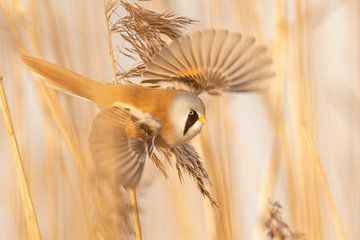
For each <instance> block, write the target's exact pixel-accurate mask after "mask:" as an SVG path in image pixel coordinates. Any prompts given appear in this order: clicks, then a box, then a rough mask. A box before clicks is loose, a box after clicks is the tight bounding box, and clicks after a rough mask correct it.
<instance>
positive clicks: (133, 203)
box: [129, 189, 142, 240]
mask: <svg viewBox="0 0 360 240" xmlns="http://www.w3.org/2000/svg"><path fill="white" fill-rule="evenodd" d="M129 194H130V201H131V206H132V210H133V218H134V226H135V236H136V240H141V239H142V236H141V226H140V218H139V210H138V205H137V199H136V192H135V189H130V190H129Z"/></svg>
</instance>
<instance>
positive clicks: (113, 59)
mask: <svg viewBox="0 0 360 240" xmlns="http://www.w3.org/2000/svg"><path fill="white" fill-rule="evenodd" d="M106 2H107V1H106V0H104V14H105V20H106V32H107V40H108V48H109V55H110V57H111V64H112V68H113V72H114V83H118V81H117V77H116V74H117V67H116V60H115V56H114V50H113V45H112V37H111V31H110V14H109V11H108V4H107V3H106ZM109 5H110V4H109Z"/></svg>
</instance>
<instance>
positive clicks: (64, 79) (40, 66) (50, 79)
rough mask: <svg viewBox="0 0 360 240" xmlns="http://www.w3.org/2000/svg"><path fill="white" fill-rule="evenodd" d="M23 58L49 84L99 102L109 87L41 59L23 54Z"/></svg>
mask: <svg viewBox="0 0 360 240" xmlns="http://www.w3.org/2000/svg"><path fill="white" fill-rule="evenodd" d="M22 60H23V61H24V63H25V64H26V65H27V66H28V67H30V69H31V70H32V71H34V72H36V73H37V74H39V75H41V76H42V77H45V78H46V82H47V83H48V84H50V85H52V86H54V87H56V88H60V89H61V90H63V91H65V92H67V93H69V94H73V95H76V96H79V97H82V98H85V99H88V100H91V101H93V102H95V103H97V104H99V102H101V99H102V96H101V93H104V92H106V91H103V90H105V89H104V88H108V87H109V86H108V84H105V83H101V82H97V81H94V80H91V79H89V78H86V77H83V76H81V75H79V74H77V73H74V72H72V71H70V70H67V69H65V68H62V67H60V66H57V65H55V64H52V63H49V62H46V61H44V60H41V59H37V58H33V57H30V56H26V55H22Z"/></svg>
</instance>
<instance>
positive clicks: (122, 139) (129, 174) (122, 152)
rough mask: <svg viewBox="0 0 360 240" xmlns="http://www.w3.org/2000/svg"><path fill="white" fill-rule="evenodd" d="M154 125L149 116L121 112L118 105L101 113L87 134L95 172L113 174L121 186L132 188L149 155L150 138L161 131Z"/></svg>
mask: <svg viewBox="0 0 360 240" xmlns="http://www.w3.org/2000/svg"><path fill="white" fill-rule="evenodd" d="M154 122H156V120H155V119H151V116H149V115H148V114H145V113H144V114H143V113H141V112H140V111H139V110H135V111H132V110H131V109H128V108H124V107H122V106H121V104H119V103H117V104H116V105H115V106H114V107H112V108H108V109H104V110H101V111H100V112H99V114H98V115H97V116H96V118H95V119H94V121H93V124H92V126H91V130H90V133H89V145H90V150H91V154H92V158H93V161H94V163H95V166H96V167H97V170H98V171H102V172H104V173H105V174H106V173H107V171H113V170H114V171H116V175H117V176H118V181H119V183H120V184H121V185H123V186H124V187H126V188H134V187H135V186H136V184H137V183H138V181H139V179H140V177H141V175H142V172H143V169H144V164H145V160H146V158H147V157H148V155H149V154H151V153H150V152H151V150H150V149H151V145H152V143H153V138H154V137H156V136H157V134H158V132H159V130H160V128H161V125H160V124H154ZM143 124H145V125H147V126H146V127H144V125H143ZM144 129H145V130H144ZM146 129H147V130H148V131H146Z"/></svg>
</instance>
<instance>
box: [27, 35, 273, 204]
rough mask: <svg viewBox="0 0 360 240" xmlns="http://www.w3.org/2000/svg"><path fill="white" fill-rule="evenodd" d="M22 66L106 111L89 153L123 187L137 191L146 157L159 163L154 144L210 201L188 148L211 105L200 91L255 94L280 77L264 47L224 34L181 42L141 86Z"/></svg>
mask: <svg viewBox="0 0 360 240" xmlns="http://www.w3.org/2000/svg"><path fill="white" fill-rule="evenodd" d="M23 61H24V62H25V63H26V64H27V65H28V66H29V67H30V68H31V69H32V70H33V71H34V72H36V73H38V74H40V75H41V76H43V77H45V78H46V82H47V83H48V84H50V85H52V86H55V87H57V88H59V89H62V90H63V91H65V92H67V93H70V94H73V95H76V96H80V97H82V98H85V99H88V100H90V101H93V102H94V103H95V104H96V105H97V106H98V107H99V108H100V109H101V111H100V112H99V114H98V115H97V117H96V118H95V120H94V122H93V125H92V128H91V130H90V134H89V144H90V149H91V152H92V156H93V159H94V161H95V162H97V163H98V164H106V163H110V164H112V166H114V167H115V168H116V169H117V170H118V173H119V179H120V183H121V184H122V185H123V186H125V187H132V188H133V187H135V186H136V184H137V183H138V181H139V179H140V177H141V173H142V171H143V166H144V161H145V159H146V158H147V157H152V158H153V159H158V158H157V157H156V155H154V154H153V153H152V152H153V148H154V146H155V147H156V148H158V149H159V151H160V152H162V153H163V154H164V155H165V156H166V157H169V156H170V155H174V156H175V158H176V159H177V166H181V167H183V168H184V169H186V170H188V171H190V169H191V168H195V169H193V172H191V171H190V174H191V175H192V176H193V177H194V178H196V179H197V180H198V183H199V188H200V189H201V191H202V193H203V194H205V195H206V196H208V197H209V198H210V199H211V197H210V195H209V192H208V191H207V190H206V189H205V187H204V181H203V180H204V179H205V180H207V174H206V171H205V169H204V168H203V166H202V164H201V162H200V160H199V156H198V155H197V153H196V152H195V150H194V149H193V148H192V147H191V146H190V145H189V144H188V143H186V142H187V141H189V140H190V139H191V138H193V137H194V136H195V135H197V134H198V133H199V132H200V130H201V128H202V126H203V123H204V115H205V107H204V104H203V102H202V101H201V99H200V98H199V97H198V96H197V94H200V93H201V92H204V91H206V92H208V93H209V94H218V93H220V92H221V91H228V92H247V91H256V90H260V89H263V88H264V86H266V85H267V84H266V83H267V80H268V79H269V78H270V77H271V76H273V75H274V73H273V72H272V71H271V69H269V66H270V63H271V58H270V57H269V56H268V52H267V49H266V48H265V47H263V46H260V45H256V44H255V40H254V39H253V38H250V37H244V36H242V35H241V34H239V33H229V32H228V31H226V30H206V31H199V32H195V33H193V34H191V35H188V36H185V37H181V38H179V39H177V40H175V41H174V42H172V43H171V44H170V45H169V46H167V47H165V48H163V49H162V50H161V51H160V52H159V54H158V55H156V56H155V57H154V58H153V59H152V61H151V62H149V63H148V64H147V65H146V69H145V71H144V72H143V82H142V85H136V84H130V83H129V84H121V85H120V84H119V85H117V84H107V83H101V82H97V81H94V80H91V79H89V78H86V77H83V76H81V75H79V74H77V73H74V72H72V71H70V70H67V69H64V68H62V67H59V66H57V65H54V64H51V63H48V62H45V61H43V60H40V59H35V58H32V57H29V56H23ZM199 178H200V180H199Z"/></svg>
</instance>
